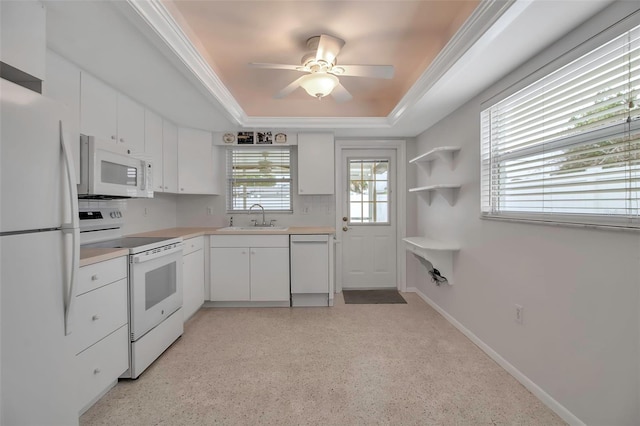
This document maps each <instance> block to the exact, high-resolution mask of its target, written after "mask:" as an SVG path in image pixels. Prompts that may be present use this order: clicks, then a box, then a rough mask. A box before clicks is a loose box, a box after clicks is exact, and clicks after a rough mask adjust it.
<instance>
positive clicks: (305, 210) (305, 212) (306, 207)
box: [302, 204, 311, 214]
mask: <svg viewBox="0 0 640 426" xmlns="http://www.w3.org/2000/svg"><path fill="white" fill-rule="evenodd" d="M310 211H311V207H310V206H309V205H308V204H305V205H304V206H302V214H309V212H310Z"/></svg>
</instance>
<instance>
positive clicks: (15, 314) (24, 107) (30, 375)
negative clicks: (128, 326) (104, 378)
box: [0, 80, 80, 426]
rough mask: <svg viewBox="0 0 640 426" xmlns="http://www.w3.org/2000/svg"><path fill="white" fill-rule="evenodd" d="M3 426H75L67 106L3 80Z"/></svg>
mask: <svg viewBox="0 0 640 426" xmlns="http://www.w3.org/2000/svg"><path fill="white" fill-rule="evenodd" d="M0 101H1V109H0V134H1V138H0V401H1V404H0V424H2V425H65V426H67V425H77V424H78V407H75V394H76V390H75V389H74V377H73V355H74V354H73V350H72V346H71V342H70V338H69V337H68V334H70V333H71V332H72V331H73V328H72V322H71V320H72V319H73V313H72V310H73V299H74V296H75V295H74V288H75V286H74V284H75V280H76V279H77V272H78V262H79V249H80V246H79V230H78V227H77V223H78V214H77V195H76V193H75V189H76V186H75V185H76V182H75V174H74V173H75V172H74V170H73V162H72V161H70V160H71V156H70V152H69V151H68V149H66V146H65V142H66V141H65V140H64V137H63V135H64V124H63V123H64V122H63V117H64V116H63V114H64V113H65V112H64V107H63V106H61V105H59V104H57V103H55V102H53V101H52V100H50V99H47V98H45V97H44V96H42V95H40V94H37V93H35V92H32V91H30V90H27V89H24V88H22V87H20V86H17V85H15V84H13V83H10V82H8V81H6V80H0Z"/></svg>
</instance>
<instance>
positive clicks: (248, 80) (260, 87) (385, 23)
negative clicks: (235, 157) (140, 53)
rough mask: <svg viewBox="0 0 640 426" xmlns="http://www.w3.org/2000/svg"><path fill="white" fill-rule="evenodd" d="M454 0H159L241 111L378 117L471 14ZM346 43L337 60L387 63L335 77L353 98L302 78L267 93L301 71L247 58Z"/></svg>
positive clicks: (474, 0) (463, 1)
mask: <svg viewBox="0 0 640 426" xmlns="http://www.w3.org/2000/svg"><path fill="white" fill-rule="evenodd" d="M478 1H479V0H460V1H449V2H446V1H378V2H373V3H371V2H364V1H298V2H296V1H187V0H180V1H171V0H167V1H163V5H164V6H165V7H166V8H167V10H168V11H169V13H170V14H171V16H172V17H173V18H174V19H175V20H176V22H177V23H178V25H179V26H180V27H181V29H182V30H183V31H184V32H185V33H186V34H187V36H188V38H189V40H190V41H191V42H192V43H193V44H194V46H196V48H197V50H198V52H199V53H200V54H201V55H202V56H203V58H205V60H206V61H207V63H208V64H209V66H211V68H212V69H213V70H214V71H215V73H216V74H217V75H218V77H219V78H220V80H221V81H222V83H223V84H224V85H225V86H226V87H227V89H228V90H229V92H230V93H231V95H232V96H233V97H234V98H235V99H236V101H237V102H238V104H239V105H240V107H241V108H242V109H243V110H244V112H245V113H246V114H247V115H248V116H254V117H255V116H263V117H265V116H266V117H268V116H274V117H311V116H320V117H386V116H387V115H389V113H391V111H392V110H393V108H394V107H395V106H396V105H397V104H398V102H399V101H400V99H402V97H403V96H404V95H405V94H406V92H407V90H408V89H410V88H411V86H413V84H414V83H415V82H416V80H417V79H418V77H419V76H420V75H421V74H422V73H423V72H424V70H425V69H426V68H427V66H429V64H430V63H431V62H432V61H433V59H434V58H435V57H436V56H437V55H438V53H439V52H440V51H441V50H442V48H443V47H444V46H445V45H446V44H447V43H448V42H449V41H450V40H451V38H452V36H453V35H454V34H455V33H456V32H457V31H458V30H459V29H460V27H461V26H462V24H463V23H464V22H465V21H466V20H467V18H468V17H469V16H470V15H471V13H472V12H473V10H474V9H475V8H476V6H477V5H478ZM320 34H328V35H331V36H334V37H338V38H341V39H343V40H345V41H346V44H345V45H344V47H343V48H342V49H341V51H340V53H339V55H338V64H358V65H360V64H365V65H375V64H380V65H387V64H388V65H393V67H394V71H395V73H394V76H393V78H392V79H389V80H387V79H374V78H363V77H347V76H342V77H340V81H341V83H342V84H343V85H344V86H345V87H346V88H347V90H348V91H349V92H350V93H351V94H352V95H353V99H352V100H350V101H348V102H344V103H338V102H336V101H335V100H334V99H333V98H332V97H330V96H328V97H325V98H322V99H321V100H320V101H318V100H317V99H314V98H312V97H310V96H309V95H308V94H307V93H306V92H305V91H304V90H303V89H302V88H299V89H297V90H296V91H294V92H293V93H292V94H291V95H289V96H288V97H286V98H285V99H274V97H273V96H274V94H276V93H277V92H278V91H280V90H281V89H282V88H284V87H285V86H287V85H288V84H289V83H291V82H292V81H294V80H296V79H297V78H299V77H300V76H301V75H302V74H301V73H300V72H299V71H295V70H272V69H256V68H250V67H248V64H249V63H250V62H270V63H279V64H291V65H300V61H301V58H302V56H303V55H304V54H305V53H308V52H309V50H308V49H307V47H306V40H307V39H309V38H310V37H312V36H316V35H320Z"/></svg>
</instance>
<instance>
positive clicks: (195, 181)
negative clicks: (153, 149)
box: [178, 127, 216, 194]
mask: <svg viewBox="0 0 640 426" xmlns="http://www.w3.org/2000/svg"><path fill="white" fill-rule="evenodd" d="M213 148H214V147H213V140H212V135H211V132H207V131H204V130H198V129H191V128H187V127H180V128H179V129H178V184H179V188H180V191H179V193H180V194H215V193H216V192H215V191H216V185H215V182H214V159H213Z"/></svg>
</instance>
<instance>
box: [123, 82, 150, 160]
mask: <svg viewBox="0 0 640 426" xmlns="http://www.w3.org/2000/svg"><path fill="white" fill-rule="evenodd" d="M117 122H118V143H119V144H122V145H123V146H124V147H125V148H126V149H127V150H128V151H129V153H131V154H142V153H143V152H144V108H143V107H142V105H140V104H138V103H136V102H134V101H132V100H131V99H129V98H128V97H126V96H124V95H122V94H118V121H117Z"/></svg>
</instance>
